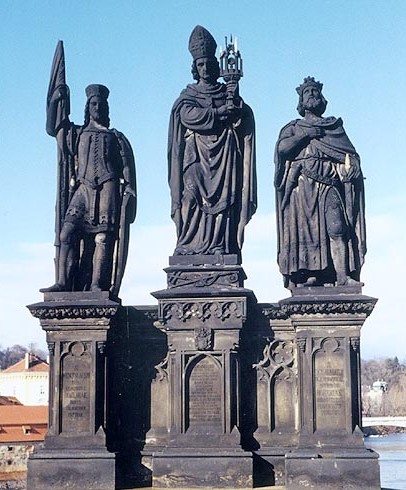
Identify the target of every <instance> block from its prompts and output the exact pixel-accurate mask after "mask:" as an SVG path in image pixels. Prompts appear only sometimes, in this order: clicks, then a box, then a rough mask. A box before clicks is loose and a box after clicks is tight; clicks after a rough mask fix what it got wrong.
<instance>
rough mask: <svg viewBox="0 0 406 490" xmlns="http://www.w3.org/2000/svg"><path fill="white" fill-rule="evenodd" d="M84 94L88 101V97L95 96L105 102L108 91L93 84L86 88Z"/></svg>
mask: <svg viewBox="0 0 406 490" xmlns="http://www.w3.org/2000/svg"><path fill="white" fill-rule="evenodd" d="M85 92H86V97H87V98H88V99H90V97H94V96H95V95H99V96H100V97H103V98H104V99H106V100H107V97H108V96H109V93H110V90H109V89H108V88H107V87H105V86H104V85H100V84H98V83H95V84H93V85H89V86H87V87H86V90H85Z"/></svg>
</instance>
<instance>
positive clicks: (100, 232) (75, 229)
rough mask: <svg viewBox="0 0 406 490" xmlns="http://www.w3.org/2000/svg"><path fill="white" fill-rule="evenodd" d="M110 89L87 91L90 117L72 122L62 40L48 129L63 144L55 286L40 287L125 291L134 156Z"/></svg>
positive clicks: (53, 74) (94, 87) (133, 208)
mask: <svg viewBox="0 0 406 490" xmlns="http://www.w3.org/2000/svg"><path fill="white" fill-rule="evenodd" d="M108 95H109V90H108V89H107V87H105V86H104V85H96V84H95V85H89V86H88V87H87V88H86V96H87V103H86V107H85V121H84V124H83V126H78V125H75V124H73V123H71V121H70V120H69V112H70V110H69V105H70V104H69V102H70V97H69V88H68V86H67V85H66V82H65V61H64V52H63V44H62V41H59V43H58V46H57V48H56V51H55V57H54V61H53V65H52V70H51V80H50V84H49V91H48V98H47V126H46V129H47V132H48V134H49V135H51V136H54V137H56V139H57V143H58V191H57V204H56V230H55V232H56V241H55V245H56V258H55V268H56V274H55V275H56V283H55V284H54V285H53V286H51V287H49V288H44V289H42V290H41V291H49V292H58V291H87V290H90V291H111V292H112V293H113V294H114V295H118V292H119V288H120V284H121V280H122V277H123V273H124V268H125V263H126V259H127V252H128V240H129V225H130V223H132V222H133V221H134V219H135V211H136V185H135V184H136V183H135V165H134V156H133V152H132V149H131V146H130V143H129V142H128V140H127V139H126V137H125V136H124V135H123V134H122V133H120V132H119V131H117V130H115V129H109V123H110V120H109V106H108V102H107V98H108Z"/></svg>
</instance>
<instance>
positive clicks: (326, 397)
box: [315, 351, 346, 429]
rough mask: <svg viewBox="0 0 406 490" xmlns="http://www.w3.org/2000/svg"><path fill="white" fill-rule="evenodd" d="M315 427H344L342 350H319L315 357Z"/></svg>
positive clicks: (344, 405)
mask: <svg viewBox="0 0 406 490" xmlns="http://www.w3.org/2000/svg"><path fill="white" fill-rule="evenodd" d="M315 393H316V407H315V408H316V428H317V429H342V428H344V427H345V415H346V414H345V407H346V404H345V383H344V359H343V353H342V352H339V351H338V352H319V353H317V354H316V357H315Z"/></svg>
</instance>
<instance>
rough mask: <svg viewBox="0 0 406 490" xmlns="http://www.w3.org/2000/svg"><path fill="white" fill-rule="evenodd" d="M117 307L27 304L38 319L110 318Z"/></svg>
mask: <svg viewBox="0 0 406 490" xmlns="http://www.w3.org/2000/svg"><path fill="white" fill-rule="evenodd" d="M118 308H119V307H118V306H29V310H30V312H31V315H32V316H34V317H35V318H39V319H40V320H62V319H64V318H81V319H87V318H112V317H113V316H114V315H115V314H116V313H117V310H118Z"/></svg>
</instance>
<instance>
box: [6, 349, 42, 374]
mask: <svg viewBox="0 0 406 490" xmlns="http://www.w3.org/2000/svg"><path fill="white" fill-rule="evenodd" d="M48 371H49V365H48V363H46V362H45V361H43V360H42V359H40V358H39V357H37V356H34V354H30V367H29V368H28V369H26V368H25V358H23V359H21V360H20V361H18V362H16V363H15V364H13V365H12V366H9V367H8V368H7V369H4V370H3V371H2V372H3V373H22V372H48Z"/></svg>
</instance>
